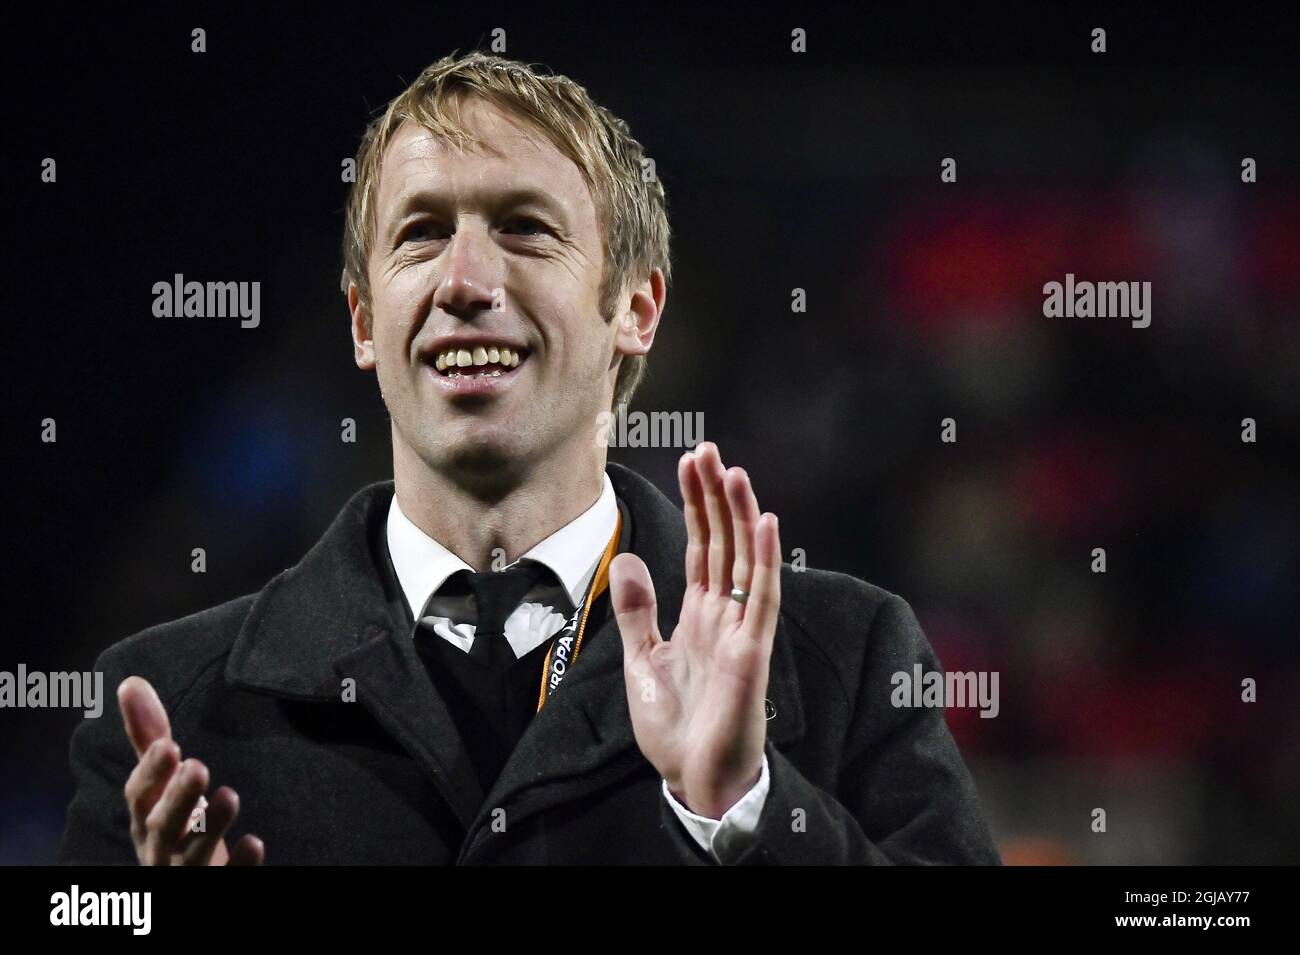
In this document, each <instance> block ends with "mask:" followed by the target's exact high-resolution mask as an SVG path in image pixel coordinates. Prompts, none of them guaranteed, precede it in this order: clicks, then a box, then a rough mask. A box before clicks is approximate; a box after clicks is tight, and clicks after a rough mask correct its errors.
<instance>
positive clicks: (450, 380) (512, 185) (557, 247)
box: [349, 98, 658, 474]
mask: <svg viewBox="0 0 1300 955" xmlns="http://www.w3.org/2000/svg"><path fill="white" fill-rule="evenodd" d="M461 115H462V118H463V121H464V122H465V124H466V125H467V126H468V127H469V128H470V129H471V130H472V131H473V132H474V133H475V134H476V135H477V136H479V137H480V138H481V139H482V140H483V141H484V142H485V143H486V147H487V148H485V149H483V150H481V151H480V150H472V149H466V150H465V151H464V152H462V151H460V150H459V149H458V148H457V147H456V145H455V144H454V143H447V142H443V141H440V140H438V139H437V138H435V137H434V136H433V134H432V133H430V132H429V131H428V130H425V129H424V128H422V127H420V126H418V125H416V124H413V123H411V122H407V123H405V124H404V125H403V126H402V127H401V128H400V129H399V131H398V133H397V135H396V136H395V137H394V139H393V140H392V141H391V142H390V144H389V146H388V148H387V150H386V152H385V154H384V157H383V162H382V166H381V169H380V179H379V189H378V192H377V197H376V198H377V201H376V209H375V211H376V220H375V221H376V228H375V237H374V241H373V243H372V247H371V254H370V260H369V273H368V274H369V279H370V293H371V302H370V309H369V314H368V315H367V310H366V309H364V308H363V307H361V306H360V304H359V303H358V301H357V296H356V292H355V289H353V291H352V292H351V293H350V295H349V304H350V305H351V308H352V313H353V322H352V325H353V339H354V344H355V346H356V358H357V364H358V365H359V366H360V367H362V368H363V369H369V368H375V369H377V373H378V377H379V387H380V391H381V393H382V394H383V398H384V402H385V404H386V405H387V407H388V411H389V414H390V415H391V417H392V420H393V424H394V442H395V443H396V442H402V443H404V444H405V445H406V446H407V447H408V448H409V449H410V450H411V451H413V452H414V453H415V454H417V455H418V456H419V457H420V458H421V459H422V460H423V461H424V462H425V463H426V464H427V465H428V466H429V467H431V468H434V469H437V470H440V471H444V472H456V473H468V474H472V473H493V472H497V473H500V472H502V470H503V469H515V470H519V469H523V468H526V467H527V466H528V464H529V463H530V462H535V461H537V460H539V459H541V458H542V457H544V456H545V455H546V454H547V453H548V452H550V451H553V450H554V449H555V448H556V447H557V446H558V445H560V444H561V443H562V442H564V441H565V440H566V439H569V438H572V437H574V436H575V435H576V436H578V438H579V440H591V441H592V442H594V441H595V435H596V423H597V416H598V415H599V413H600V412H601V411H603V410H607V409H608V408H609V403H610V400H611V397H612V395H613V386H614V379H615V374H616V362H617V359H618V356H619V355H620V354H644V353H645V352H646V351H648V349H649V346H650V342H651V340H652V339H653V325H654V322H653V321H651V322H650V323H649V325H650V327H649V328H648V329H646V328H638V327H637V326H638V322H633V323H632V326H631V327H629V326H628V325H627V324H625V323H624V322H623V321H621V320H618V319H617V318H616V320H615V321H613V322H609V323H606V322H605V321H604V319H603V318H602V317H601V315H600V314H599V311H598V307H597V305H598V302H597V295H598V290H599V285H600V280H601V271H602V267H603V265H604V250H603V248H602V243H601V240H600V235H599V232H598V226H597V218H596V208H595V204H594V202H593V199H592V196H591V193H590V191H589V190H588V188H587V184H586V182H585V180H584V179H583V177H582V174H581V173H580V172H579V170H578V168H577V166H576V165H574V163H573V162H572V161H571V160H569V159H568V157H566V156H565V155H564V154H563V153H561V152H560V151H559V150H558V149H556V148H555V146H553V145H552V144H551V143H550V142H549V141H547V140H546V139H545V137H543V136H542V135H541V134H539V133H535V132H534V131H533V130H531V129H530V128H528V127H527V126H525V125H523V124H521V123H520V122H519V121H517V120H515V119H514V118H513V117H510V116H509V115H508V114H505V113H503V112H501V111H500V110H498V109H497V108H496V107H494V106H492V105H490V104H488V103H486V102H485V101H483V100H480V99H477V98H470V99H467V100H465V101H464V102H463V104H462V114H461ZM633 298H636V296H633ZM641 298H645V296H644V295H642V296H641ZM651 304H652V308H651V310H652V311H653V312H654V313H655V317H657V312H658V307H657V303H653V298H652V299H651ZM645 305H646V303H645V302H644V301H643V302H640V304H639V305H638V306H636V307H637V308H641V309H642V310H643V311H644V307H645ZM619 307H620V312H619V313H616V314H617V316H619V317H621V316H622V315H623V314H624V313H625V312H626V310H627V307H628V298H627V297H624V298H622V299H621V300H620V303H619ZM633 317H634V318H636V316H635V315H634V316H633ZM367 318H368V319H369V321H370V328H369V331H368V332H367V330H366V319H367ZM640 324H644V323H640ZM647 331H648V332H649V334H648V335H647V334H646V332H647ZM504 348H510V349H511V351H512V352H514V354H515V355H516V356H517V359H516V363H515V364H514V366H513V367H510V365H509V359H508V358H507V357H505V354H504V352H502V349H504ZM493 349H496V351H495V352H494V351H493ZM448 354H450V355H451V356H452V361H455V362H457V364H456V365H455V366H454V367H453V366H449V367H443V368H441V369H440V368H439V367H438V365H439V364H444V365H445V364H446V363H445V358H442V359H441V360H440V356H447V355H448ZM485 355H486V357H488V358H489V359H490V358H492V357H493V356H494V355H495V357H496V359H497V361H496V362H495V363H490V364H488V365H482V364H470V365H468V366H465V367H462V365H464V363H465V362H466V361H469V362H471V363H473V362H476V361H477V362H481V361H482V359H483V358H484V357H485Z"/></svg>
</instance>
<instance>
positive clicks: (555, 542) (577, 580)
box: [387, 474, 618, 620]
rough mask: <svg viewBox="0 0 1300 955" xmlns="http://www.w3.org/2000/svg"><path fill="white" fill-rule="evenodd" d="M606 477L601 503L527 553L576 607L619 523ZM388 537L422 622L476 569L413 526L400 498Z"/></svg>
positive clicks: (408, 599) (408, 596)
mask: <svg viewBox="0 0 1300 955" xmlns="http://www.w3.org/2000/svg"><path fill="white" fill-rule="evenodd" d="M601 476H602V477H603V478H604V488H603V490H602V491H601V494H600V497H599V498H597V499H596V503H595V504H593V505H592V506H591V507H589V508H587V510H585V511H583V512H582V513H581V514H579V515H578V516H577V517H575V518H574V519H573V520H571V521H570V522H569V523H568V524H565V525H564V526H563V527H561V528H560V529H559V530H557V531H556V532H555V533H554V534H552V535H551V536H550V537H547V538H546V539H545V540H543V541H541V542H540V543H539V544H537V545H536V546H535V547H533V548H532V549H531V550H529V551H528V552H527V553H526V554H524V555H523V556H524V557H528V558H530V559H532V560H535V561H538V562H539V563H542V564H545V565H546V566H547V567H549V568H550V569H551V570H552V571H554V572H555V575H556V576H557V577H558V578H559V579H560V581H561V582H562V583H563V584H564V588H565V590H567V591H568V593H569V597H570V598H571V599H572V601H573V605H574V606H575V607H576V606H579V605H580V604H581V602H582V598H583V595H584V592H585V591H586V589H587V584H588V583H589V582H590V581H591V578H592V576H593V575H594V574H595V573H596V567H597V566H598V565H599V564H600V558H601V557H602V556H603V555H604V553H605V548H606V547H607V546H608V545H609V539H610V537H612V536H613V534H614V528H615V527H616V526H617V524H618V504H617V502H616V499H615V497H614V485H613V483H612V482H611V481H610V479H609V475H608V474H602V475H601ZM387 534H388V552H389V554H390V555H391V556H392V559H393V569H394V570H395V571H396V572H397V580H398V582H399V583H400V584H401V585H402V593H403V594H405V596H406V602H407V605H408V606H409V607H410V608H411V616H412V617H413V618H414V619H416V620H419V618H420V613H421V612H422V611H423V610H424V606H425V604H427V603H428V602H429V598H430V597H431V596H433V594H434V593H436V592H437V590H438V588H439V587H441V586H442V585H443V583H444V582H445V581H446V580H447V578H448V577H450V576H451V575H452V574H454V573H456V571H458V570H469V571H472V570H473V569H474V568H473V567H471V566H470V565H469V564H467V563H465V562H464V561H463V560H461V559H460V558H459V557H457V556H456V555H455V554H453V553H452V552H451V551H449V550H448V549H447V548H446V547H444V546H443V545H442V544H440V543H438V542H437V541H436V540H434V539H433V538H432V537H430V536H429V535H428V534H426V533H425V532H424V531H422V530H420V528H418V527H416V526H415V525H414V524H413V523H411V520H410V518H408V517H407V516H406V515H405V514H403V513H402V509H401V508H400V507H399V506H398V504H397V495H396V494H394V495H393V501H392V503H391V504H390V505H389V508H388V528H387Z"/></svg>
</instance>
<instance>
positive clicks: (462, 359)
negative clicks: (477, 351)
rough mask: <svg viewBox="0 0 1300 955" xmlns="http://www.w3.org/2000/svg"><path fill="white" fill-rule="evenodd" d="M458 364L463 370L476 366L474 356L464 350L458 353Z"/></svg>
mask: <svg viewBox="0 0 1300 955" xmlns="http://www.w3.org/2000/svg"><path fill="white" fill-rule="evenodd" d="M456 364H458V365H460V367H462V368H468V367H469V366H470V365H472V364H474V356H473V355H471V354H470V353H469V352H468V351H466V350H465V349H464V348H462V349H461V350H460V351H458V352H456Z"/></svg>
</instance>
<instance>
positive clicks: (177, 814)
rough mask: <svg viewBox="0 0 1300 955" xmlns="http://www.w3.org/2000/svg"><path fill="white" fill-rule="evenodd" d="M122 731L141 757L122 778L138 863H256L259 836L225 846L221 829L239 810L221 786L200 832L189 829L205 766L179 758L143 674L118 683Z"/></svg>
mask: <svg viewBox="0 0 1300 955" xmlns="http://www.w3.org/2000/svg"><path fill="white" fill-rule="evenodd" d="M117 702H118V706H120V707H121V709H122V721H123V722H124V723H125V724H126V735H127V736H128V737H129V738H130V740H131V745H132V746H133V747H135V754H136V756H138V757H139V759H140V762H139V763H137V764H136V767H135V769H134V770H132V771H131V777H130V778H129V779H128V780H127V781H126V790H125V792H126V805H127V808H128V809H129V810H130V813H131V840H132V841H133V842H134V843H135V854H136V856H137V857H138V858H139V860H140V864H141V865H259V864H260V863H261V862H262V860H263V858H264V857H265V854H266V849H265V847H264V846H263V845H262V840H261V839H259V838H257V836H254V835H251V834H250V835H246V836H244V837H243V838H242V839H240V840H239V842H237V843H236V844H235V847H234V849H233V850H227V849H226V840H225V835H226V830H227V829H229V828H230V824H231V823H232V822H234V821H235V817H236V816H237V815H239V796H237V795H236V794H235V791H234V790H233V789H231V788H230V787H229V786H222V787H221V788H220V789H218V790H217V791H216V792H215V793H214V794H213V796H212V801H211V802H210V803H209V804H208V806H207V809H206V810H205V812H206V819H205V820H204V824H205V830H206V831H204V832H190V818H191V817H192V816H193V814H194V810H195V808H196V807H197V806H198V803H199V800H200V799H201V798H203V793H204V791H205V790H206V789H207V788H208V769H207V767H206V766H204V765H203V764H202V763H201V762H199V761H198V760H197V759H187V760H185V761H184V762H181V761H180V758H181V748H180V747H179V746H177V745H176V743H175V742H174V741H173V740H172V730H171V723H170V722H169V721H168V719H167V711H166V710H165V709H164V708H163V705H162V701H161V700H160V699H158V694H157V692H155V691H154V688H153V687H152V686H150V685H149V682H148V681H147V680H144V679H142V678H140V677H138V676H129V677H127V678H126V679H125V680H123V681H122V685H121V686H119V687H118V688H117Z"/></svg>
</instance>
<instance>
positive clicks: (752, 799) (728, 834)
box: [661, 753, 771, 862]
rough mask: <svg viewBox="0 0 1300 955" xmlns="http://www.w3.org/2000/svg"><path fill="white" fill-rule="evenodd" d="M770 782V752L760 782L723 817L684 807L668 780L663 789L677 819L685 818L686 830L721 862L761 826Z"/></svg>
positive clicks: (750, 839) (764, 761)
mask: <svg viewBox="0 0 1300 955" xmlns="http://www.w3.org/2000/svg"><path fill="white" fill-rule="evenodd" d="M770 785H771V776H770V775H769V774H768V771H767V754H766V753H764V754H763V769H762V771H761V772H760V773H759V775H758V782H756V783H754V786H753V788H752V789H750V791H749V792H747V793H745V795H743V796H741V797H740V799H739V800H738V801H737V802H736V804H735V805H734V806H732V807H731V808H730V809H728V810H727V811H726V812H724V813H723V814H722V818H721V819H710V818H709V817H708V816H701V815H698V814H697V813H693V812H691V811H690V810H689V809H687V808H686V807H685V806H683V805H682V804H681V803H680V802H678V801H677V799H676V798H675V797H674V796H673V794H672V793H671V792H669V790H668V780H666V779H665V780H664V781H663V784H662V787H661V788H662V789H663V793H664V798H665V799H667V800H668V805H670V806H672V809H673V812H674V813H676V815H677V818H678V819H680V820H681V821H682V825H683V826H685V827H686V831H687V832H689V833H690V834H691V838H692V839H694V840H695V841H696V842H697V843H698V844H699V846H700V848H701V849H703V850H704V851H705V852H707V853H709V854H710V855H712V856H713V858H714V859H715V860H717V861H718V862H726V860H727V859H729V858H733V857H734V856H735V855H736V854H737V853H738V852H739V851H740V850H741V849H743V848H744V847H745V846H747V845H749V843H750V842H751V841H752V839H753V835H754V832H755V831H756V830H757V829H758V817H759V815H761V814H762V812H763V803H764V802H766V801H767V790H768V787H769V786H770Z"/></svg>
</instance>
